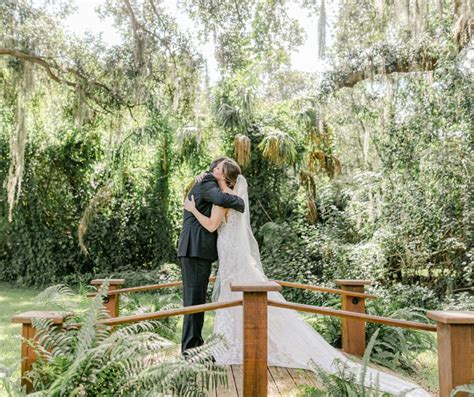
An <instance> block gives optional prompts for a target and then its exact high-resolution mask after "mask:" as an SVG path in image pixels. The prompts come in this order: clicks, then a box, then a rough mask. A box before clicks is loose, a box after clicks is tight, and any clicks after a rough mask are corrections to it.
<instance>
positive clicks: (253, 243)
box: [212, 175, 264, 301]
mask: <svg viewBox="0 0 474 397" xmlns="http://www.w3.org/2000/svg"><path fill="white" fill-rule="evenodd" d="M234 192H235V194H236V195H238V196H239V197H241V198H242V200H244V203H245V209H244V213H243V214H241V213H239V212H236V211H235V213H233V214H232V215H233V219H232V233H233V236H234V238H235V244H238V247H239V250H238V252H240V253H242V258H241V259H242V260H246V261H248V262H249V264H250V265H251V266H253V267H255V268H257V269H258V270H259V271H260V272H261V273H262V275H263V274H264V273H263V268H262V261H261V259H260V250H259V248H258V243H257V240H256V239H255V236H254V235H253V232H252V226H251V224H250V205H249V194H248V184H247V179H245V177H244V176H243V175H239V176H238V177H237V182H236V184H235V187H234ZM220 288H221V285H220V279H219V277H217V279H216V282H215V284H214V290H213V292H212V300H213V301H218V300H219V294H220Z"/></svg>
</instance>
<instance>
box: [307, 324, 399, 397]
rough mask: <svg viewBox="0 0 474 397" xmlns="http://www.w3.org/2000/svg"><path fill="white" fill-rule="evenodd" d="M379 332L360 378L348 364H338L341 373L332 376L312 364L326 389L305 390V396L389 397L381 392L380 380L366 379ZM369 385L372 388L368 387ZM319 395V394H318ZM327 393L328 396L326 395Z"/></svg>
mask: <svg viewBox="0 0 474 397" xmlns="http://www.w3.org/2000/svg"><path fill="white" fill-rule="evenodd" d="M377 335H378V332H376V333H375V334H374V335H373V336H372V338H371V339H370V341H369V343H368V345H367V348H366V350H365V353H364V357H363V360H362V371H361V373H360V378H359V379H356V378H355V376H354V374H353V373H352V372H351V371H350V370H348V366H347V364H346V363H341V362H340V361H339V362H337V364H338V367H339V373H337V374H331V373H328V372H326V371H325V370H324V369H323V368H321V367H319V366H318V365H317V364H315V363H314V362H312V361H311V362H310V363H309V366H310V369H311V370H312V371H314V372H315V373H316V374H317V375H318V377H319V379H320V380H321V382H322V383H323V385H324V389H323V390H321V389H316V388H309V389H305V393H308V394H305V396H306V395H308V396H315V397H316V396H320V395H321V396H322V395H329V396H340V397H388V396H391V394H389V393H384V392H381V391H380V384H379V380H378V378H377V379H375V380H373V379H370V382H368V380H367V379H366V377H367V367H368V364H369V361H370V355H371V354H372V351H373V349H374V346H375V345H376V341H377ZM367 384H369V385H370V386H366V385H367ZM318 393H319V394H318ZM324 393H326V394H324Z"/></svg>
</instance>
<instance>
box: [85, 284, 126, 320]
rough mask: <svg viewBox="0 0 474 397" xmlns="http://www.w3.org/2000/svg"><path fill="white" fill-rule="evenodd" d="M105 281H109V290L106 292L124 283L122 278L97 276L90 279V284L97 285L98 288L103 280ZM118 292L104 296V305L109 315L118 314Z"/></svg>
mask: <svg viewBox="0 0 474 397" xmlns="http://www.w3.org/2000/svg"><path fill="white" fill-rule="evenodd" d="M105 281H107V282H108V283H109V290H108V292H111V291H114V290H116V289H118V288H120V286H121V285H123V284H124V283H125V280H124V279H123V278H110V279H109V278H97V279H95V280H92V281H91V285H95V286H97V289H99V288H100V286H101V285H102V284H104V282H105ZM119 297H120V296H119V294H116V295H108V296H107V297H106V298H104V307H105V308H106V309H107V310H108V312H109V313H110V317H118V316H119V310H120V308H119V300H120V299H119Z"/></svg>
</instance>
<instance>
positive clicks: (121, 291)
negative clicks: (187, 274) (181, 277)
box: [87, 276, 216, 298]
mask: <svg viewBox="0 0 474 397" xmlns="http://www.w3.org/2000/svg"><path fill="white" fill-rule="evenodd" d="M215 281H216V276H212V277H209V282H210V283H213V282H215ZM182 285H183V282H182V281H171V282H169V283H163V284H149V285H141V286H140V287H129V288H120V289H116V290H113V291H108V292H107V295H117V294H128V293H129V292H145V291H154V290H157V289H164V288H174V287H181V286H182ZM96 295H97V292H91V293H89V294H87V296H88V297H89V298H92V297H94V296H96Z"/></svg>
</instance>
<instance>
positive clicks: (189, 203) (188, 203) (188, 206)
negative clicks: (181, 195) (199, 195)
mask: <svg viewBox="0 0 474 397" xmlns="http://www.w3.org/2000/svg"><path fill="white" fill-rule="evenodd" d="M184 209H185V210H186V211H189V212H193V211H194V210H195V209H196V202H195V201H194V195H192V196H191V200H190V199H189V198H188V197H186V200H184Z"/></svg>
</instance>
